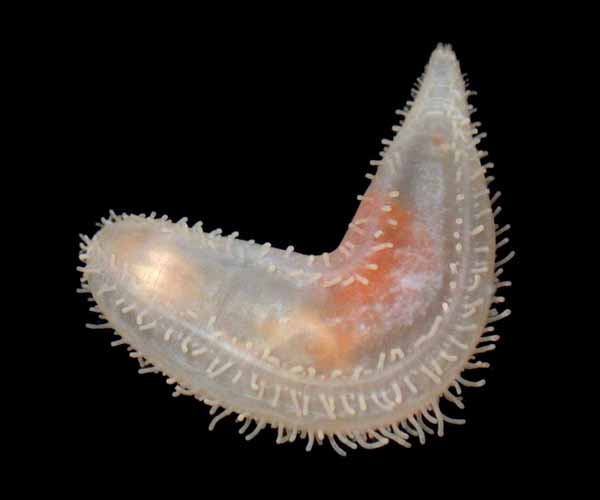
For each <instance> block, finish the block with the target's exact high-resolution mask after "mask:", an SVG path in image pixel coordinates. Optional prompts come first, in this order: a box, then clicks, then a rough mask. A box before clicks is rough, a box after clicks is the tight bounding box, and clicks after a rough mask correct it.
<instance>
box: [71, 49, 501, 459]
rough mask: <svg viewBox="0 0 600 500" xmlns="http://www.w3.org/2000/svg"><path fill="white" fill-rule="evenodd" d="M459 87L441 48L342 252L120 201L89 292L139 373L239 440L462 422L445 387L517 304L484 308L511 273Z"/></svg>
mask: <svg viewBox="0 0 600 500" xmlns="http://www.w3.org/2000/svg"><path fill="white" fill-rule="evenodd" d="M467 97H468V92H467V91H466V90H465V85H464V82H463V79H462V76H461V73H460V69H459V66H458V62H457V60H456V57H455V55H454V53H453V52H452V51H451V49H450V48H449V47H445V46H439V47H438V48H437V49H436V50H435V51H434V52H433V54H432V56H431V60H430V62H429V64H428V66H427V68H426V71H425V73H424V75H423V77H422V79H421V80H420V82H419V90H418V92H417V93H416V95H415V99H414V102H413V103H412V104H411V105H410V108H409V109H407V110H405V111H403V112H400V114H403V115H404V116H405V120H404V123H403V125H402V126H401V127H396V128H395V131H396V132H397V133H396V135H395V137H394V139H393V140H390V141H384V143H385V145H386V147H385V149H384V151H383V153H382V158H381V160H378V161H375V162H373V163H374V165H375V166H376V167H377V173H376V174H375V175H373V176H371V177H372V182H371V185H370V187H369V188H368V190H367V191H366V192H365V193H364V195H363V196H359V199H360V206H359V208H358V211H357V213H356V215H355V217H354V218H353V220H352V221H351V223H350V224H349V226H348V231H347V233H346V236H345V237H344V239H343V241H342V242H341V244H340V246H339V247H338V248H337V250H336V251H334V252H332V253H330V254H322V255H318V256H312V255H302V254H298V253H296V252H294V251H293V248H292V247H289V248H287V249H285V250H283V249H282V250H280V249H275V248H271V246H270V245H269V244H268V243H266V244H257V243H254V242H252V241H242V240H238V239H237V235H236V234H235V233H234V234H231V235H227V236H224V235H221V234H220V233H219V231H218V230H217V231H213V232H211V233H207V232H204V231H203V230H202V224H201V223H199V224H197V225H195V226H193V227H191V228H190V227H188V226H187V224H186V222H185V221H180V222H179V223H174V222H171V221H169V220H168V219H166V218H162V219H156V218H155V217H154V216H150V217H144V216H133V215H120V216H117V215H115V214H112V215H111V217H110V218H109V219H108V220H105V221H103V222H104V225H103V227H102V229H101V230H100V231H99V232H98V233H97V234H96V235H95V236H94V237H93V238H92V239H89V238H85V239H84V241H85V244H84V245H83V254H82V260H83V261H84V262H85V267H84V268H82V271H83V274H84V280H83V283H84V284H83V291H88V292H90V293H91V294H92V295H93V297H94V299H95V300H96V302H97V312H99V313H101V315H102V316H103V317H104V319H106V320H107V324H106V326H107V327H110V328H112V329H115V330H116V332H117V333H118V334H119V335H120V336H121V337H122V341H123V342H125V343H126V344H128V345H129V346H131V350H132V354H133V355H134V356H135V357H138V358H139V360H140V363H141V365H142V370H141V371H142V372H152V371H156V372H161V373H164V374H165V375H166V376H167V377H168V382H169V383H172V384H173V385H174V387H175V391H176V393H178V394H185V395H192V396H195V397H196V398H198V399H200V400H202V401H204V402H205V403H207V404H209V405H210V406H211V407H212V409H213V410H212V411H214V412H215V413H216V412H217V411H219V413H218V414H217V415H216V417H215V420H214V421H213V423H212V424H211V425H214V424H215V423H216V421H218V420H219V419H220V418H224V417H226V416H228V415H230V414H232V413H235V414H237V415H238V420H240V421H244V424H243V426H242V429H241V431H242V432H246V431H249V434H247V436H246V437H247V438H251V437H253V436H254V435H256V433H257V432H259V431H260V430H261V429H263V428H265V427H267V426H270V427H273V428H275V429H277V432H278V434H277V442H285V441H293V440H295V439H296V438H297V437H303V438H306V439H307V440H308V442H307V448H308V449H310V448H311V447H312V446H313V443H314V442H317V443H321V442H323V441H324V440H328V441H329V442H330V443H331V445H332V446H333V448H334V449H335V450H336V451H337V452H338V453H340V454H345V450H344V449H345V448H356V447H357V446H363V447H366V448H374V447H379V446H381V445H383V444H387V443H388V442H390V441H395V442H397V443H398V444H401V445H403V446H409V445H410V443H409V438H410V436H411V435H414V436H416V437H417V438H418V439H419V440H420V441H423V440H424V436H425V432H427V431H430V428H429V426H428V423H429V424H430V425H431V426H432V427H434V428H437V433H438V434H440V435H441V434H443V430H444V423H445V422H453V423H460V421H458V420H455V419H451V418H450V417H447V416H445V415H444V414H443V413H442V410H441V409H440V405H439V403H440V399H442V398H445V399H448V400H450V401H451V402H452V403H454V404H455V405H457V406H459V407H460V406H461V405H462V403H461V401H460V397H459V394H460V390H461V386H462V385H478V383H470V382H468V381H467V380H465V379H464V378H463V377H462V376H461V373H462V372H463V371H464V370H465V369H471V368H478V367H483V366H485V363H481V362H476V361H474V359H473V357H474V356H475V355H477V354H479V353H482V352H485V351H486V350H491V349H493V343H491V342H493V341H494V340H495V337H494V336H493V335H491V336H487V337H486V336H483V337H482V335H484V334H485V333H486V332H489V331H491V330H492V328H490V327H486V325H487V323H488V322H489V321H495V320H497V319H500V318H501V317H503V316H505V315H507V314H508V313H509V312H508V311H505V313H498V312H497V311H496V310H495V309H492V312H491V313H490V306H491V304H492V301H494V300H495V301H497V302H500V301H501V300H498V299H494V295H495V293H496V290H497V288H499V287H501V286H505V285H508V284H509V283H508V282H505V283H502V282H499V281H498V279H497V277H496V276H497V275H496V270H495V267H496V266H495V260H496V235H497V233H499V232H500V231H502V230H500V231H498V228H496V227H495V224H494V218H493V211H492V210H493V209H492V201H493V200H492V199H490V195H489V190H488V188H487V183H486V168H488V167H484V166H482V165H481V161H480V158H481V156H482V154H481V153H480V152H479V151H478V150H477V147H476V146H477V143H478V142H479V137H478V136H477V134H478V131H477V125H474V124H472V123H471V121H470V106H469V104H468V102H467ZM510 256H512V254H509V257H510ZM90 326H91V327H94V325H90ZM482 342H483V343H484V345H482ZM451 389H454V390H455V391H457V392H456V393H453V392H451ZM232 418H233V417H232ZM252 423H255V426H254V427H253V429H250V428H249V426H250V425H251V424H252Z"/></svg>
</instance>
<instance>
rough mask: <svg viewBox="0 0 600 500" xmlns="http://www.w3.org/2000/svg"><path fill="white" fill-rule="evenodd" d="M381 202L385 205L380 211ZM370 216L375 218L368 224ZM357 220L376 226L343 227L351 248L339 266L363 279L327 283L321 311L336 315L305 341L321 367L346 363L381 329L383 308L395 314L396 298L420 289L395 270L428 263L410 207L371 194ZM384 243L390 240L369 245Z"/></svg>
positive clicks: (421, 268) (412, 295)
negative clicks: (400, 282)
mask: <svg viewBox="0 0 600 500" xmlns="http://www.w3.org/2000/svg"><path fill="white" fill-rule="evenodd" d="M384 205H386V206H388V207H390V210H389V211H383V210H382V207H383V206H384ZM373 218H374V219H375V222H376V223H375V224H374V225H373V226H372V225H371V222H372V221H373ZM361 220H367V221H368V223H367V224H365V225H364V226H365V227H367V226H369V227H375V232H372V231H371V232H370V233H369V234H367V233H366V232H364V234H360V233H359V232H357V231H348V233H347V234H346V236H345V237H344V240H343V242H342V245H344V244H345V243H347V242H350V243H352V245H353V246H354V252H353V256H352V257H350V258H349V259H347V263H346V264H345V265H343V267H342V269H343V275H344V276H345V277H350V276H356V275H358V276H359V277H363V278H367V279H368V284H364V283H363V282H361V280H360V279H354V281H353V282H352V283H350V284H348V285H346V286H344V285H341V284H340V285H336V286H333V287H331V288H328V289H327V290H328V291H327V298H326V305H325V310H326V316H328V317H329V318H335V321H333V325H332V326H330V327H329V328H327V329H321V330H320V336H321V338H320V342H318V343H316V342H311V344H310V345H308V346H307V350H308V351H309V353H310V354H311V356H312V358H313V360H314V362H315V365H316V366H317V368H320V369H323V370H325V369H344V368H347V367H349V366H351V365H352V364H353V363H354V362H355V360H356V357H357V354H358V353H360V352H362V350H363V348H365V347H367V348H368V347H369V346H370V345H373V343H374V342H375V341H376V340H377V337H376V336H375V335H374V332H375V331H381V330H383V322H384V320H385V319H386V314H387V315H390V314H394V310H395V309H394V307H395V305H396V309H397V304H398V303H401V302H402V301H411V300H414V299H415V294H418V293H419V291H418V290H417V289H411V288H409V287H401V286H398V280H399V276H398V272H397V271H400V272H401V271H402V270H403V269H410V271H411V272H415V273H418V272H422V271H425V270H427V269H428V268H429V269H431V267H432V252H431V243H430V241H429V238H428V236H427V234H426V233H425V231H424V230H423V229H419V228H418V227H416V225H415V223H414V220H413V216H412V214H411V212H410V211H409V210H407V209H406V208H404V207H402V206H401V204H400V203H398V202H397V201H395V200H394V199H390V198H389V197H386V196H385V195H383V194H370V195H369V197H368V198H367V199H366V200H365V201H364V202H363V203H362V204H361V206H360V208H359V210H358V212H357V214H356V216H355V218H354V221H355V222H356V221H361ZM375 235H377V237H376V236H375ZM384 243H388V244H389V243H391V244H392V245H393V246H392V247H391V248H389V247H388V248H385V249H379V250H376V251H374V249H375V248H377V247H378V245H381V244H384ZM417 256H418V257H417ZM367 265H369V267H367ZM395 271H396V272H395ZM363 281H364V280H363ZM326 322H327V323H328V324H330V321H328V320H327V321H326Z"/></svg>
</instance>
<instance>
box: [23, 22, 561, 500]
mask: <svg viewBox="0 0 600 500" xmlns="http://www.w3.org/2000/svg"><path fill="white" fill-rule="evenodd" d="M137 28H142V29H140V30H134V31H131V32H130V30H126V29H118V28H114V27H112V26H111V27H110V28H108V27H101V26H100V27H99V26H94V28H93V29H91V27H90V26H88V25H85V24H84V25H82V26H78V27H73V26H71V27H70V29H69V30H66V31H64V32H59V31H57V32H55V33H53V35H52V36H53V39H52V43H51V44H49V45H48V46H46V47H45V46H43V45H41V46H40V47H39V52H40V54H41V55H40V57H39V64H40V66H39V67H40V71H39V72H38V75H37V76H38V77H39V78H40V79H42V80H43V81H44V82H45V85H42V86H40V87H39V89H38V90H39V93H37V94H36V96H35V99H36V102H38V105H39V110H38V111H39V115H38V116H40V119H39V121H38V122H36V125H37V126H39V127H40V129H44V130H47V131H48V132H47V133H48V136H47V139H46V140H45V141H44V143H43V145H40V147H41V148H43V150H44V151H43V152H44V153H45V154H47V155H48V157H50V158H52V160H53V162H55V168H53V169H52V171H48V172H44V173H42V174H41V176H40V177H39V185H38V186H37V187H38V189H39V190H40V191H41V192H42V193H43V194H44V198H43V199H44V203H45V204H44V205H42V202H41V201H40V206H39V207H34V208H36V209H38V210H39V211H46V215H47V218H52V215H51V214H52V213H57V212H60V213H61V214H63V215H62V216H61V218H60V221H59V222H53V223H52V224H51V226H50V225H48V227H47V228H48V230H49V231H51V234H52V238H53V243H54V244H53V249H55V250H57V256H56V258H55V259H54V261H53V263H54V265H53V268H54V269H53V270H55V271H56V270H58V272H59V275H60V277H59V278H58V280H57V281H56V284H57V286H55V287H54V288H53V290H55V292H56V294H55V296H52V297H49V299H48V301H49V302H50V303H52V302H53V301H56V303H57V304H60V307H58V308H57V309H59V310H60V314H63V315H64V321H61V322H60V330H59V329H58V328H56V329H53V331H54V332H55V333H56V337H55V338H54V339H53V348H54V349H56V353H57V354H56V355H57V357H56V358H54V359H58V362H56V363H52V366H51V369H50V372H51V373H52V374H53V375H54V374H57V375H59V379H60V384H61V385H59V386H58V389H57V390H56V391H54V392H53V393H52V395H51V399H52V404H51V405H50V406H51V408H52V411H51V417H52V418H51V419H52V422H53V425H54V427H53V430H51V431H50V436H49V437H51V438H52V439H53V442H54V444H53V445H52V449H56V450H60V452H61V456H63V457H66V458H63V459H61V460H58V461H57V465H58V466H59V467H60V468H64V469H68V470H70V471H73V474H75V475H77V474H81V475H82V476H85V477H89V478H91V479H90V481H96V482H99V483H102V484H111V481H112V479H111V477H113V475H120V474H121V472H122V471H123V469H125V470H127V471H128V474H129V475H130V477H133V478H138V479H140V480H142V479H144V480H146V481H147V480H148V479H149V478H152V479H153V480H154V479H156V480H158V478H161V477H164V478H166V480H167V481H169V480H173V481H174V482H179V481H182V480H183V481H184V482H189V483H192V484H195V485H196V486H198V488H199V489H201V485H202V484H204V483H205V482H210V481H211V477H210V476H209V475H207V473H208V472H209V471H211V470H212V468H213V467H214V466H215V465H218V466H219V467H220V468H222V469H223V470H225V471H230V475H229V476H228V477H231V480H232V481H235V480H236V478H238V477H244V480H245V481H248V483H247V484H251V485H252V486H253V487H257V488H258V487H260V486H261V485H264V486H267V485H268V484H270V482H271V481H273V480H276V479H278V478H279V479H281V478H285V477H290V478H294V479H295V480H298V481H299V482H300V483H301V482H302V480H303V478H306V479H307V480H308V479H310V478H313V477H318V478H319V479H320V480H323V481H324V482H332V481H333V482H334V483H335V481H342V482H344V483H350V484H353V482H356V484H357V486H358V485H359V484H361V485H366V486H367V487H368V486H369V484H371V481H372V487H373V488H375V489H377V487H378V484H380V482H381V481H384V482H385V483H386V484H388V487H389V482H390V481H396V484H397V485H398V487H399V488H400V485H402V484H404V482H405V481H408V480H409V479H411V480H412V479H416V478H419V481H422V483H421V484H434V483H435V481H431V482H429V478H440V477H441V476H439V471H441V470H448V471H450V475H451V476H452V477H454V478H455V480H456V481H462V480H463V479H464V477H469V478H471V479H473V478H474V477H479V478H483V480H484V481H485V480H486V478H487V477H488V474H500V475H501V476H502V474H505V475H506V476H508V475H510V477H511V478H514V477H517V475H522V474H526V471H527V470H528V467H529V463H533V462H535V463H539V461H540V460H544V459H546V458H547V456H546V450H549V449H550V448H549V447H548V445H547V444H546V442H547V441H546V440H547V435H546V426H545V425H543V424H544V422H543V419H536V418H535V415H537V414H539V411H540V408H541V403H540V401H539V400H540V396H539V394H540V390H541V389H540V385H541V384H540V381H539V372H538V371H537V370H536V368H535V364H536V359H537V357H539V356H540V354H539V345H540V341H541V340H542V337H541V332H539V331H538V329H537V328H536V324H535V318H534V316H535V313H536V311H539V310H540V308H541V300H542V299H540V298H538V296H536V295H535V293H534V283H535V282H536V279H537V278H538V276H539V275H540V274H541V273H542V268H543V267H544V265H545V264H546V261H545V260H544V259H547V260H549V258H550V257H544V256H540V253H539V252H538V250H539V246H540V244H541V241H542V237H541V236H540V233H541V229H540V228H539V225H538V224H537V223H536V222H534V221H536V220H537V218H538V213H537V211H538V210H539V209H538V208H537V207H538V203H539V200H537V197H539V196H540V195H539V194H538V193H541V192H543V186H540V183H543V182H544V181H543V179H540V177H539V175H538V170H537V168H536V164H535V150H536V147H537V144H536V141H535V139H534V138H533V137H532V135H531V123H532V122H534V121H535V120H539V119H540V116H538V115H537V112H538V109H537V107H536V103H537V102H538V100H537V97H539V86H538V83H539V77H540V75H541V74H543V73H544V72H546V71H548V70H549V68H548V67H547V63H546V61H545V60H544V59H543V58H539V57H536V53H538V51H539V49H540V48H541V42H540V41H537V40H536V39H535V38H532V39H531V40H527V42H526V43H524V42H523V40H522V39H519V40H517V39H512V41H511V40H502V41H500V42H494V43H493V42H491V41H490V40H489V38H488V37H486V36H485V33H483V32H480V33H479V35H480V36H479V38H477V36H471V37H469V38H468V39H467V38H464V39H461V38H457V37H456V36H452V35H450V36H447V37H443V36H440V37H430V38H427V37H415V36H406V38H401V37H399V36H396V35H395V34H394V35H393V36H384V35H382V34H381V33H378V34H374V35H372V34H370V33H367V32H362V30H361V28H360V26H358V27H356V28H350V27H347V29H344V30H342V32H337V31H336V32H333V31H331V32H330V30H329V29H327V28H326V27H324V26H319V27H318V28H317V27H316V26H306V27H304V28H303V29H300V30H299V31H293V32H288V31H287V29H286V27H285V26H284V27H280V28H273V27H271V28H269V29H266V30H262V29H261V30H256V31H252V30H250V33H248V34H246V33H243V34H241V35H240V36H234V34H233V33H232V32H226V34H223V33H221V35H219V34H213V35H211V36H204V35H203V34H199V33H201V32H202V30H201V29H200V28H198V29H189V30H188V29H186V30H178V29H176V26H175V27H174V26H170V27H169V28H168V29H167V28H166V27H164V26H162V25H160V24H159V25H153V26H142V27H140V26H137ZM88 29H90V30H91V31H88ZM202 33H203V32H202ZM438 41H443V42H446V43H451V44H452V45H453V48H454V49H455V51H456V53H457V56H458V58H459V61H460V63H461V67H462V70H463V71H464V72H466V73H468V75H469V80H470V82H471V85H470V88H471V89H473V90H476V91H478V92H479V95H478V96H476V97H474V98H471V102H472V103H473V104H474V105H475V106H476V107H477V108H478V111H477V113H476V114H475V116H474V119H475V120H477V121H481V122H483V126H482V130H483V131H485V132H487V133H488V138H487V139H485V140H484V141H483V143H482V147H483V148H484V149H486V150H488V151H489V152H490V155H489V158H488V159H486V160H489V161H492V162H494V163H495V165H496V168H495V169H494V171H493V173H492V174H493V175H494V176H495V177H496V180H495V181H494V182H493V184H492V187H493V188H494V189H499V190H501V191H502V193H503V195H502V198H501V205H502V207H503V210H502V213H501V214H500V216H499V220H498V222H499V223H500V224H505V223H510V224H511V225H512V227H513V229H512V230H511V232H510V234H509V236H510V238H511V244H510V246H508V247H506V249H507V250H510V249H514V250H516V252H517V258H516V259H515V260H514V261H512V262H511V263H510V264H508V265H507V266H506V269H505V277H506V279H510V280H512V281H513V282H514V284H515V286H514V287H513V288H511V289H508V290H507V291H506V293H505V295H506V296H507V299H508V305H509V307H510V308H511V309H512V310H513V315H512V316H511V317H509V318H508V319H506V320H504V321H502V322H501V323H499V325H498V332H499V333H500V335H501V336H502V339H501V341H500V342H499V344H498V347H497V349H496V351H494V352H492V353H490V354H487V355H485V359H486V360H489V361H490V362H491V363H492V368H491V369H489V370H485V373H482V375H483V376H484V377H485V378H486V379H487V382H488V383H487V385H486V387H485V388H483V389H470V390H466V394H465V403H466V410H464V411H462V412H461V411H459V410H456V411H454V412H453V416H456V417H464V418H466V419H467V424H466V425H465V426H462V427H453V426H449V427H448V428H447V435H446V436H445V437H444V438H437V437H433V438H430V439H428V441H427V444H426V445H425V446H420V445H418V444H415V446H414V447H413V449H411V450H405V449H402V448H400V447H397V446H394V445H389V446H387V447H385V448H383V449H380V450H376V451H368V450H358V451H356V452H351V453H350V454H349V456H348V457H347V458H345V459H342V458H340V457H338V456H337V455H336V454H335V453H334V452H333V451H332V450H331V449H330V447H329V446H328V445H326V446H322V447H316V448H315V449H313V451H312V452H311V453H308V454H307V453H306V452H305V451H304V450H303V443H302V442H301V441H300V442H297V443H295V444H294V445H289V444H286V445H275V443H274V437H275V436H274V433H273V431H270V430H268V431H263V432H262V433H261V434H259V436H258V437H257V438H255V439H254V440H253V441H251V442H250V443H246V442H245V441H244V439H243V438H242V437H240V436H239V435H238V434H237V432H236V429H237V427H238V426H239V424H236V425H235V426H234V425H233V424H232V422H231V420H232V419H231V418H229V419H226V420H224V421H222V422H221V423H219V425H218V426H217V428H216V429H215V430H214V431H213V432H208V430H207V427H208V423H209V422H210V418H211V417H209V416H208V411H207V408H206V407H205V406H204V405H202V404H200V403H198V402H197V401H195V400H193V399H192V398H183V397H181V398H172V397H171V388H170V387H169V386H167V385H166V384H165V383H164V379H163V378H162V377H159V376H156V375H144V376H140V375H138V374H137V373H136V372H137V363H136V362H135V361H134V360H131V359H130V358H129V357H128V355H127V352H126V350H125V348H123V347H119V348H111V347H110V346H109V343H110V341H111V340H112V336H111V335H110V334H107V333H104V332H102V331H100V332H98V331H90V330H86V329H85V327H84V324H85V323H86V322H89V321H90V320H92V319H93V317H94V316H95V315H93V314H92V313H89V312H87V308H88V307H89V304H88V303H87V302H86V296H82V295H77V294H76V293H75V289H76V288H77V287H78V282H79V273H78V272H77V271H75V267H76V266H77V265H79V263H78V261H77V254H78V234H79V233H85V234H88V235H91V234H93V233H94V231H95V230H96V228H95V223H96V222H98V221H99V219H100V217H102V216H107V215H108V210H109V209H113V210H115V211H116V212H117V213H120V212H128V213H146V214H148V213H150V212H151V211H156V212H157V213H158V214H159V215H163V214H167V215H168V216H169V217H170V218H171V219H174V220H177V219H179V218H181V217H188V218H189V221H190V222H191V223H194V222H196V221H197V220H199V219H200V220H202V221H204V227H205V228H208V229H209V230H210V229H214V228H217V227H220V228H222V229H223V232H224V233H225V234H227V233H229V232H232V231H239V232H240V237H241V238H244V239H255V240H257V241H258V242H265V241H270V242H271V243H272V244H273V246H276V247H280V248H281V247H283V248H285V247H286V246H287V245H290V244H293V245H294V246H295V248H296V250H297V251H299V252H302V253H321V252H323V251H330V250H332V249H334V248H335V247H336V246H337V243H338V242H339V241H340V239H341V238H342V236H343V234H344V232H345V228H346V224H347V222H348V221H349V220H350V219H351V217H352V216H353V214H354V211H355V210H356V208H357V205H358V202H357V200H356V195H357V194H359V193H362V192H363V191H364V189H365V188H366V186H367V183H368V181H367V179H365V177H364V174H365V173H367V172H372V171H373V169H372V168H369V166H368V165H369V160H372V159H376V158H377V157H378V152H379V150H380V148H381V144H380V141H381V139H383V138H391V137H392V132H391V127H392V125H394V124H395V123H397V119H398V117H397V116H396V115H395V113H394V110H396V109H399V108H402V107H403V106H404V104H405V102H406V100H407V99H409V98H410V89H411V87H412V86H413V84H414V82H415V80H416V78H417V77H418V76H420V75H421V73H422V71H423V68H424V66H425V64H426V62H427V60H428V58H429V55H430V53H431V51H432V50H433V49H434V47H435V45H436V44H437V42H438ZM517 116H519V118H517ZM41 199H42V198H40V200H41ZM41 225H43V223H41ZM504 253H505V252H504V250H503V251H502V252H501V254H504ZM53 295H54V294H53ZM57 323H58V321H57ZM62 460H65V461H64V462H63V461H62ZM499 471H500V472H499ZM354 474H356V476H354ZM444 477H445V476H444ZM248 478H250V479H248ZM384 478H385V479H384ZM440 480H441V479H440ZM449 481H451V482H450V483H448V484H453V483H452V481H453V480H449ZM146 484H147V483H146ZM400 489H401V488H400ZM259 490H260V488H258V490H256V491H259ZM252 491H254V490H252ZM292 491H293V488H292Z"/></svg>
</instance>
